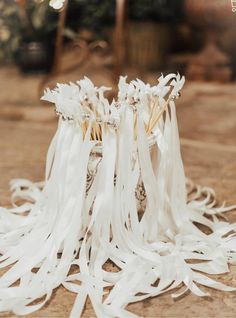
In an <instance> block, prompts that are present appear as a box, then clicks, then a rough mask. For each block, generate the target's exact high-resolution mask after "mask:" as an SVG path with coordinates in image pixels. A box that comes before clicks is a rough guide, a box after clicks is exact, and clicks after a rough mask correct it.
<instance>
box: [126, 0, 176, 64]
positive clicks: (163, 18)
mask: <svg viewBox="0 0 236 318" xmlns="http://www.w3.org/2000/svg"><path fill="white" fill-rule="evenodd" d="M181 15H182V0H178V1H174V0H130V1H129V5H128V17H129V24H128V32H127V45H126V47H127V61H128V63H129V65H131V66H134V67H137V66H138V67H139V68H144V69H158V68H160V67H162V68H163V64H164V63H165V59H166V57H167V54H168V52H169V50H170V48H171V42H172V38H171V37H172V27H173V24H174V23H175V22H176V21H177V20H178V19H179V18H180V17H181Z"/></svg>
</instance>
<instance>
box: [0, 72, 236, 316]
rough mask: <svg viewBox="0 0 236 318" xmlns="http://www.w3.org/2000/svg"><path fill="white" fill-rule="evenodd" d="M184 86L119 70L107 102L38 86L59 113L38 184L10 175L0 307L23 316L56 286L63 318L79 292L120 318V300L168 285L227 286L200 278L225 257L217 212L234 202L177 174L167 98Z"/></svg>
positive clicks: (229, 257) (232, 240) (73, 87)
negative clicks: (66, 293) (65, 296)
mask: <svg viewBox="0 0 236 318" xmlns="http://www.w3.org/2000/svg"><path fill="white" fill-rule="evenodd" d="M183 84H184V78H180V76H179V75H175V74H169V75H167V76H166V77H163V76H161V77H160V78H159V81H158V84H157V85H156V86H154V87H151V86H150V85H146V84H144V83H143V82H142V81H140V80H136V81H132V82H130V83H129V84H128V83H126V78H124V77H121V79H120V82H119V92H118V97H117V100H113V101H112V102H111V103H109V102H108V100H107V99H106V98H105V97H104V94H105V91H106V90H107V89H106V88H105V87H101V88H97V87H95V86H94V85H93V84H92V82H91V81H90V80H89V79H87V78H85V79H83V80H81V81H79V82H77V84H73V83H70V84H68V85H67V84H58V85H57V87H56V89H55V90H53V91H50V90H47V91H46V92H45V95H44V97H43V99H44V100H47V101H50V102H53V103H55V105H56V112H57V114H58V115H59V117H60V118H59V124H58V129H57V131H56V134H55V136H54V138H53V140H52V142H51V145H50V147H49V150H48V155H47V160H46V177H45V182H44V183H40V184H35V183H32V182H30V181H28V180H21V179H17V180H14V181H12V183H11V189H12V191H13V195H12V202H13V208H11V209H6V208H0V253H1V256H0V267H1V268H4V269H5V270H4V271H5V272H4V274H3V275H2V276H1V278H0V311H12V312H14V313H15V314H16V315H25V314H28V313H32V312H34V311H36V310H38V309H40V308H41V307H42V306H43V305H44V304H45V303H46V302H47V301H48V300H49V299H50V297H51V295H52V292H53V290H54V289H55V288H56V287H58V286H60V285H63V286H64V287H65V288H67V289H68V290H70V291H72V292H74V293H77V297H76V300H75V303H74V305H73V308H72V311H71V316H70V317H73V318H74V317H80V316H81V314H82V311H83V308H84V306H85V302H86V299H87V298H88V297H89V299H90V300H91V303H92V306H93V308H94V311H95V313H96V315H97V316H98V317H125V318H127V317H137V316H136V315H134V314H132V313H130V312H129V311H127V310H126V306H127V305H128V304H129V303H133V302H137V301H142V300H144V299H146V298H149V297H154V296H157V295H160V294H162V293H165V292H167V291H169V290H173V294H172V297H179V296H180V295H182V294H184V293H185V292H186V290H190V291H191V292H193V293H194V294H195V295H198V296H207V295H208V293H207V292H205V291H204V290H202V289H201V288H200V286H201V285H203V286H207V287H211V288H215V289H219V290H223V291H233V290H235V288H232V287H230V286H226V285H224V284H222V283H220V282H217V281H215V280H213V279H212V278H209V277H208V274H221V273H226V272H228V271H229V264H231V263H233V262H235V260H236V236H235V230H236V224H230V223H228V222H227V221H226V220H225V218H224V217H223V216H222V213H223V212H226V211H229V210H231V209H233V208H235V206H231V207H225V206H218V205H217V203H216V201H215V194H214V192H213V190H212V189H210V188H201V187H200V186H195V185H194V184H193V183H192V182H191V181H190V180H187V181H186V178H185V174H184V168H183V163H182V159H181V154H180V145H179V133H178V127H177V121H176V113H175V104H174V99H175V98H177V97H178V95H179V91H180V89H181V88H182V86H183ZM19 200H20V201H21V203H22V200H23V201H24V202H25V203H24V202H23V203H22V205H18V202H19ZM71 269H72V271H71ZM177 288H178V289H180V290H177ZM35 300H38V301H37V302H36V303H35V302H34V301H35ZM39 300H40V301H39Z"/></svg>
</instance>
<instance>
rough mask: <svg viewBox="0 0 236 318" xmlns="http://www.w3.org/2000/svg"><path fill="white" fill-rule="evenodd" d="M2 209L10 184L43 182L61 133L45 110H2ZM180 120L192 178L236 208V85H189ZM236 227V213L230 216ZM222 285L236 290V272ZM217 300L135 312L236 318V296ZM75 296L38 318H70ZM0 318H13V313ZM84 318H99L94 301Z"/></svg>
mask: <svg viewBox="0 0 236 318" xmlns="http://www.w3.org/2000/svg"><path fill="white" fill-rule="evenodd" d="M0 118H1V119H0V136H1V138H0V203H1V205H3V204H8V203H9V191H8V182H9V180H10V179H12V178H17V177H22V178H29V179H31V180H34V181H38V180H41V179H43V175H44V160H45V155H46V151H47V147H48V143H49V141H50V139H51V137H52V135H53V133H54V131H55V128H56V121H55V120H54V114H53V110H52V109H51V108H47V107H45V106H42V107H34V108H29V107H23V106H21V107H16V106H14V105H12V106H11V108H9V107H7V105H5V106H4V105H3V106H2V107H0ZM178 119H179V129H180V134H181V144H182V154H183V159H184V164H185V169H186V174H187V175H188V177H191V178H192V179H193V180H194V181H196V182H198V183H200V184H202V185H207V186H211V187H213V188H214V189H215V190H216V192H217V194H218V198H219V199H220V200H226V201H227V202H228V203H236V85H233V84H230V85H218V84H207V85H203V84H193V83H189V84H188V85H186V87H185V89H184V91H183V94H182V97H181V99H180V100H179V101H178ZM228 216H229V219H230V220H232V221H233V220H234V221H236V212H232V213H229V214H228ZM231 270H232V271H231V272H230V273H229V274H228V275H224V276H219V277H218V278H219V280H221V281H223V282H225V283H228V284H232V285H234V286H236V266H231ZM209 291H210V293H211V297H208V298H204V299H203V298H198V297H196V296H193V295H191V294H188V295H186V296H185V297H183V298H181V299H179V300H177V301H174V300H173V299H172V298H171V297H170V295H169V294H166V295H162V296H160V297H156V298H153V299H149V300H146V301H143V302H141V303H137V304H132V305H129V309H130V310H131V311H133V312H134V313H136V314H138V315H140V316H141V317H146V318H151V317H157V318H161V317H163V318H172V317H173V318H174V317H175V318H210V317H212V318H213V317H215V318H216V317H217V318H233V317H236V292H231V293H223V292H220V291H214V290H209ZM74 298H75V295H74V294H72V293H70V292H68V291H66V290H65V289H64V288H63V287H59V288H58V289H57V290H55V291H54V293H53V297H52V299H51V300H50V302H49V303H48V304H47V305H46V306H45V307H44V308H43V309H41V310H40V311H38V312H36V313H34V314H31V315H29V316H28V317H31V318H32V317H34V318H39V317H42V318H49V317H50V318H52V317H54V318H56V317H57V318H59V317H60V318H64V317H68V316H69V313H70V309H71V307H72V304H73V301H74ZM0 317H6V318H13V317H15V316H14V315H12V314H11V313H9V314H7V313H4V314H0ZM83 317H94V312H93V310H92V307H91V304H90V302H89V301H88V303H87V306H86V310H85V311H84V314H83Z"/></svg>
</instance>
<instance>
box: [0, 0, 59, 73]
mask: <svg viewBox="0 0 236 318" xmlns="http://www.w3.org/2000/svg"><path fill="white" fill-rule="evenodd" d="M2 7H3V10H2V12H1V16H0V21H2V23H3V25H4V27H5V30H7V32H8V36H7V35H6V34H5V39H6V40H5V42H4V49H2V51H1V53H2V59H3V58H8V59H9V58H10V59H15V61H16V63H17V64H18V66H19V68H20V69H21V70H22V71H23V72H26V73H32V72H34V73H35V72H48V71H49V70H50V69H51V66H52V63H53V49H54V38H55V31H56V26H57V19H58V15H57V13H55V12H54V11H53V10H52V9H51V8H49V7H48V2H47V1H43V2H41V1H38V0H34V1H33V0H17V1H12V0H10V1H6V0H3V5H2ZM0 23H1V22H0ZM0 37H1V35H0ZM0 57H1V55H0Z"/></svg>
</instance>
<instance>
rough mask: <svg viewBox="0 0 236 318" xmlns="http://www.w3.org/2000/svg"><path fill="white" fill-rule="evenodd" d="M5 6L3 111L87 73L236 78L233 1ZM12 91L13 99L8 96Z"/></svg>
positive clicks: (10, 0) (1, 28)
mask: <svg viewBox="0 0 236 318" xmlns="http://www.w3.org/2000/svg"><path fill="white" fill-rule="evenodd" d="M48 2H49V1H48V0H44V1H43V0H1V1H0V84H1V85H0V87H1V90H0V106H2V105H3V106H4V107H5V106H6V104H7V105H10V104H14V105H17V104H22V105H32V106H33V105H37V104H39V96H40V95H41V94H42V91H43V88H44V87H46V86H50V87H53V86H54V85H55V83H56V82H58V81H60V82H66V81H73V80H77V79H79V78H80V77H82V76H84V75H87V76H89V77H91V78H92V79H93V80H94V81H95V83H96V84H98V85H101V84H102V85H107V84H109V85H113V86H114V84H115V83H116V81H117V78H118V76H119V74H128V75H129V77H130V78H131V79H132V78H134V77H137V76H138V77H140V78H141V79H143V80H145V81H149V82H155V81H156V79H157V77H158V75H159V74H160V73H161V72H163V73H167V72H172V71H174V72H176V71H178V72H180V73H181V74H184V75H185V76H186V78H187V80H189V81H190V80H191V81H198V82H221V83H227V82H234V81H235V79H236V59H235V56H236V39H235V37H236V32H235V31H236V29H235V26H236V13H235V10H236V2H235V1H230V0H209V1H205V0H126V1H125V0H69V1H65V3H64V10H61V11H55V10H53V9H52V8H51V7H50V6H49V5H48ZM9 89H10V90H11V94H10V96H9Z"/></svg>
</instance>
